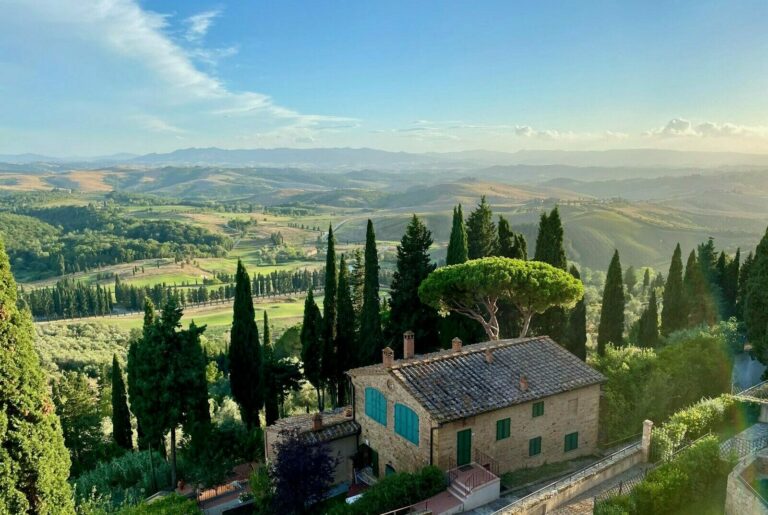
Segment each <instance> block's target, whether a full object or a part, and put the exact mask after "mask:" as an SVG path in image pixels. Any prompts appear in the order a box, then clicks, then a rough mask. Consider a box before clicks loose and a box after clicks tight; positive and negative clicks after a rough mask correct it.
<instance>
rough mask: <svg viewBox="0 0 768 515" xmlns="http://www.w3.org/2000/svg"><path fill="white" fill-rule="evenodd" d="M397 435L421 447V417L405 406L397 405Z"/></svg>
mask: <svg viewBox="0 0 768 515" xmlns="http://www.w3.org/2000/svg"><path fill="white" fill-rule="evenodd" d="M395 433H397V434H399V435H400V436H402V437H403V438H405V439H406V440H408V441H409V442H411V443H412V444H414V445H419V416H418V415H417V414H416V413H415V412H414V411H413V410H412V409H411V408H409V407H408V406H406V405H405V404H395Z"/></svg>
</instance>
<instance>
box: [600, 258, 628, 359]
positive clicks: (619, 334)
mask: <svg viewBox="0 0 768 515" xmlns="http://www.w3.org/2000/svg"><path fill="white" fill-rule="evenodd" d="M624 302H625V298H624V281H623V280H622V274H621V262H620V261H619V251H618V250H615V251H614V252H613V258H612V259H611V264H610V265H609V266H608V273H607V274H606V276H605V289H604V290H603V302H602V305H601V309H600V324H599V325H598V328H597V353H598V354H599V355H600V356H602V355H604V354H605V346H606V345H607V344H609V343H612V344H613V345H615V346H616V347H621V346H623V345H624Z"/></svg>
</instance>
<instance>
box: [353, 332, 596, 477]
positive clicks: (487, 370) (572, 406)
mask: <svg viewBox="0 0 768 515" xmlns="http://www.w3.org/2000/svg"><path fill="white" fill-rule="evenodd" d="M403 348H404V358H403V359H401V360H395V359H394V356H393V352H392V350H391V349H389V348H387V349H384V351H383V353H382V354H383V356H382V363H381V364H377V365H371V366H367V367H361V368H357V369H353V370H350V371H348V372H347V374H348V375H349V377H350V379H351V383H352V386H353V412H354V414H353V416H354V419H355V421H357V422H358V424H359V426H360V435H359V443H360V446H361V449H362V450H363V451H365V452H366V453H368V455H369V456H370V460H369V464H370V466H371V468H372V472H373V473H374V475H379V476H382V475H385V474H387V473H392V472H414V471H416V470H418V469H420V468H422V467H424V466H426V465H436V466H438V467H440V468H441V469H443V470H451V469H455V468H457V467H461V466H463V465H467V464H470V463H476V464H480V465H481V466H484V467H486V468H490V467H492V468H493V470H494V472H495V473H496V474H501V473H504V472H509V471H512V470H516V469H519V468H525V467H534V466H539V465H542V464H544V463H552V462H557V461H565V460H570V459H573V458H575V457H578V456H583V455H586V454H591V453H592V452H594V450H595V448H596V445H597V431H598V413H599V405H600V385H601V383H602V382H603V381H604V380H605V378H604V377H603V376H602V375H601V374H600V373H598V372H597V371H595V370H594V369H592V368H591V367H589V366H588V365H587V364H585V363H584V362H582V361H581V360H579V359H578V358H577V357H576V356H574V355H573V354H571V353H570V352H568V351H566V350H565V349H563V348H562V347H561V346H560V345H558V344H557V343H555V342H554V341H552V340H551V339H550V338H549V337H534V338H523V339H512V340H500V341H495V342H486V343H478V344H474V345H466V346H463V345H462V343H461V341H460V340H458V339H454V342H453V346H452V348H451V349H450V350H445V351H440V352H435V353H431V354H426V355H422V356H414V354H413V348H414V341H413V333H410V332H408V333H406V334H405V335H404V344H403Z"/></svg>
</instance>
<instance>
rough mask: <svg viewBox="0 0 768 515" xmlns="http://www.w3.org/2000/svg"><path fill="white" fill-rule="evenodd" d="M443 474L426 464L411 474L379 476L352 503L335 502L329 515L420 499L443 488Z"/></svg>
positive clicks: (361, 514)
mask: <svg viewBox="0 0 768 515" xmlns="http://www.w3.org/2000/svg"><path fill="white" fill-rule="evenodd" d="M445 488H446V478H445V473H444V472H443V471H441V470H440V469H439V468H437V467H434V466H429V467H425V468H423V469H421V471H419V472H416V473H415V474H409V473H407V472H399V473H397V474H392V475H390V476H386V477H385V478H383V479H381V480H380V481H379V482H378V483H376V484H375V485H374V486H372V487H371V488H369V489H368V490H366V491H365V493H364V494H363V496H362V497H361V498H360V499H358V500H357V502H355V503H353V504H338V505H336V506H334V507H333V508H332V509H331V510H330V511H329V512H328V513H329V514H332V515H368V514H371V513H383V512H386V511H390V510H395V509H397V508H402V507H404V506H409V505H411V504H415V503H417V502H420V501H423V500H425V499H428V498H429V497H432V496H433V495H435V494H438V493H440V492H442V491H443V490H445Z"/></svg>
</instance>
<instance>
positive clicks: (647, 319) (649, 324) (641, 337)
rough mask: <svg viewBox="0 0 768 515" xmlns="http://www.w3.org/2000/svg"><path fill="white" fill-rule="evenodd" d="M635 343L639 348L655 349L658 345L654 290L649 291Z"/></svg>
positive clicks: (657, 310)
mask: <svg viewBox="0 0 768 515" xmlns="http://www.w3.org/2000/svg"><path fill="white" fill-rule="evenodd" d="M637 343H638V345H639V346H640V347H656V346H657V345H658V344H659V309H658V306H657V305H656V290H651V295H650V297H649V298H648V307H647V308H645V311H643V314H642V315H640V320H639V323H638V334H637Z"/></svg>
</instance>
